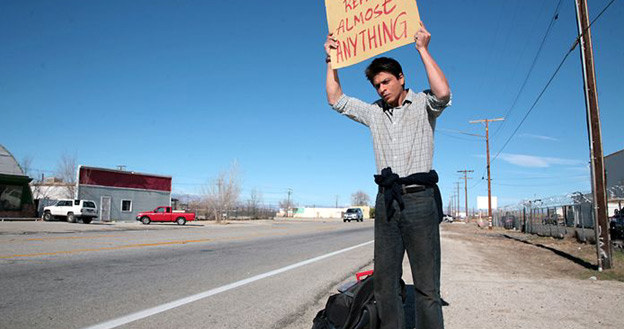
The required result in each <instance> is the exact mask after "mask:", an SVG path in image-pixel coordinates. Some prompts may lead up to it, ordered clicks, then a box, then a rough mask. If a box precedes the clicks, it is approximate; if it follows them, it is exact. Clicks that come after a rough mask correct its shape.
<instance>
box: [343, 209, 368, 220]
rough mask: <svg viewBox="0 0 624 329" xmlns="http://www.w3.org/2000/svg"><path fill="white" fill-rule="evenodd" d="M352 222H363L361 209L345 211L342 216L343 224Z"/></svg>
mask: <svg viewBox="0 0 624 329" xmlns="http://www.w3.org/2000/svg"><path fill="white" fill-rule="evenodd" d="M352 220H354V221H356V222H363V221H364V214H363V213H362V209H360V208H349V209H347V211H346V212H345V213H344V215H343V216H342V221H343V222H350V221H352Z"/></svg>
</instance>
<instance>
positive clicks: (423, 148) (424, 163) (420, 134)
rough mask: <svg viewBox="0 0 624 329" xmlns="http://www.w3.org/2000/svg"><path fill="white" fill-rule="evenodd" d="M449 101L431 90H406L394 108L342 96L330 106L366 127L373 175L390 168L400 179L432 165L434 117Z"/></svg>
mask: <svg viewBox="0 0 624 329" xmlns="http://www.w3.org/2000/svg"><path fill="white" fill-rule="evenodd" d="M450 105H451V101H450V100H449V101H448V103H447V102H442V101H440V100H439V99H438V98H436V97H435V95H433V93H432V92H431V90H425V91H423V92H420V93H417V94H416V93H414V92H412V91H411V90H408V91H407V96H406V97H405V100H404V101H403V104H401V105H400V106H398V107H394V108H391V107H389V105H388V104H386V103H385V102H384V101H383V100H378V101H376V102H375V103H373V104H368V103H365V102H363V101H361V100H359V99H357V98H353V97H349V96H346V95H342V96H341V97H340V99H338V101H337V102H336V104H334V105H333V106H332V107H333V109H334V110H336V111H338V112H339V113H342V114H344V115H346V116H348V117H349V118H351V119H353V120H355V121H357V122H360V123H362V124H364V125H365V126H367V127H369V128H370V131H371V135H372V137H373V148H374V150H375V163H376V165H377V173H381V169H383V168H386V167H391V168H392V171H393V172H394V173H396V174H398V175H399V176H400V177H406V176H408V175H410V174H415V173H420V172H429V170H431V167H432V165H433V133H434V130H435V123H436V118H437V117H438V116H440V114H442V111H443V110H444V108H446V107H447V106H450Z"/></svg>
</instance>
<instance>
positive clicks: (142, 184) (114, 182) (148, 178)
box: [78, 166, 171, 192]
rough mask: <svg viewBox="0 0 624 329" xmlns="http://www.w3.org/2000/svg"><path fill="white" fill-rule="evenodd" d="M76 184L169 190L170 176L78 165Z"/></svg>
mask: <svg viewBox="0 0 624 329" xmlns="http://www.w3.org/2000/svg"><path fill="white" fill-rule="evenodd" d="M78 172H79V174H78V184H80V185H96V186H108V187H120V188H135V189H145V190H156V191H166V192H171V176H161V175H154V174H145V173H137V172H134V171H125V170H113V169H106V168H96V167H87V166H80V167H79V169H78Z"/></svg>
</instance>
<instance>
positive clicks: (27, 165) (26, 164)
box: [20, 155, 33, 177]
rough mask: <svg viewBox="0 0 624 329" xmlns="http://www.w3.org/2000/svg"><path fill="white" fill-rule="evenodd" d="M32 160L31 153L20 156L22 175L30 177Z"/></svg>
mask: <svg viewBox="0 0 624 329" xmlns="http://www.w3.org/2000/svg"><path fill="white" fill-rule="evenodd" d="M32 162H33V157H32V156H31V155H26V156H24V157H23V158H22V161H21V162H20V167H21V168H22V171H23V172H24V175H26V176H28V177H30V175H31V174H32Z"/></svg>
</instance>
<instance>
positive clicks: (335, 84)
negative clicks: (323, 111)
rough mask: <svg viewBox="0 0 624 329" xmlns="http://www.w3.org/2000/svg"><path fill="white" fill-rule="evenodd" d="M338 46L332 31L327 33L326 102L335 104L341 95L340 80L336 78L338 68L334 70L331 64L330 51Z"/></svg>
mask: <svg viewBox="0 0 624 329" xmlns="http://www.w3.org/2000/svg"><path fill="white" fill-rule="evenodd" d="M336 48H338V40H336V38H334V37H333V36H332V33H330V34H328V35H327V40H326V41H325V53H326V54H327V57H325V62H327V81H326V84H325V90H326V91H327V102H328V103H329V104H330V105H334V104H336V102H337V101H338V99H340V96H342V87H340V80H339V79H338V70H334V69H333V68H332V66H331V53H330V51H331V50H332V49H336Z"/></svg>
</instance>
